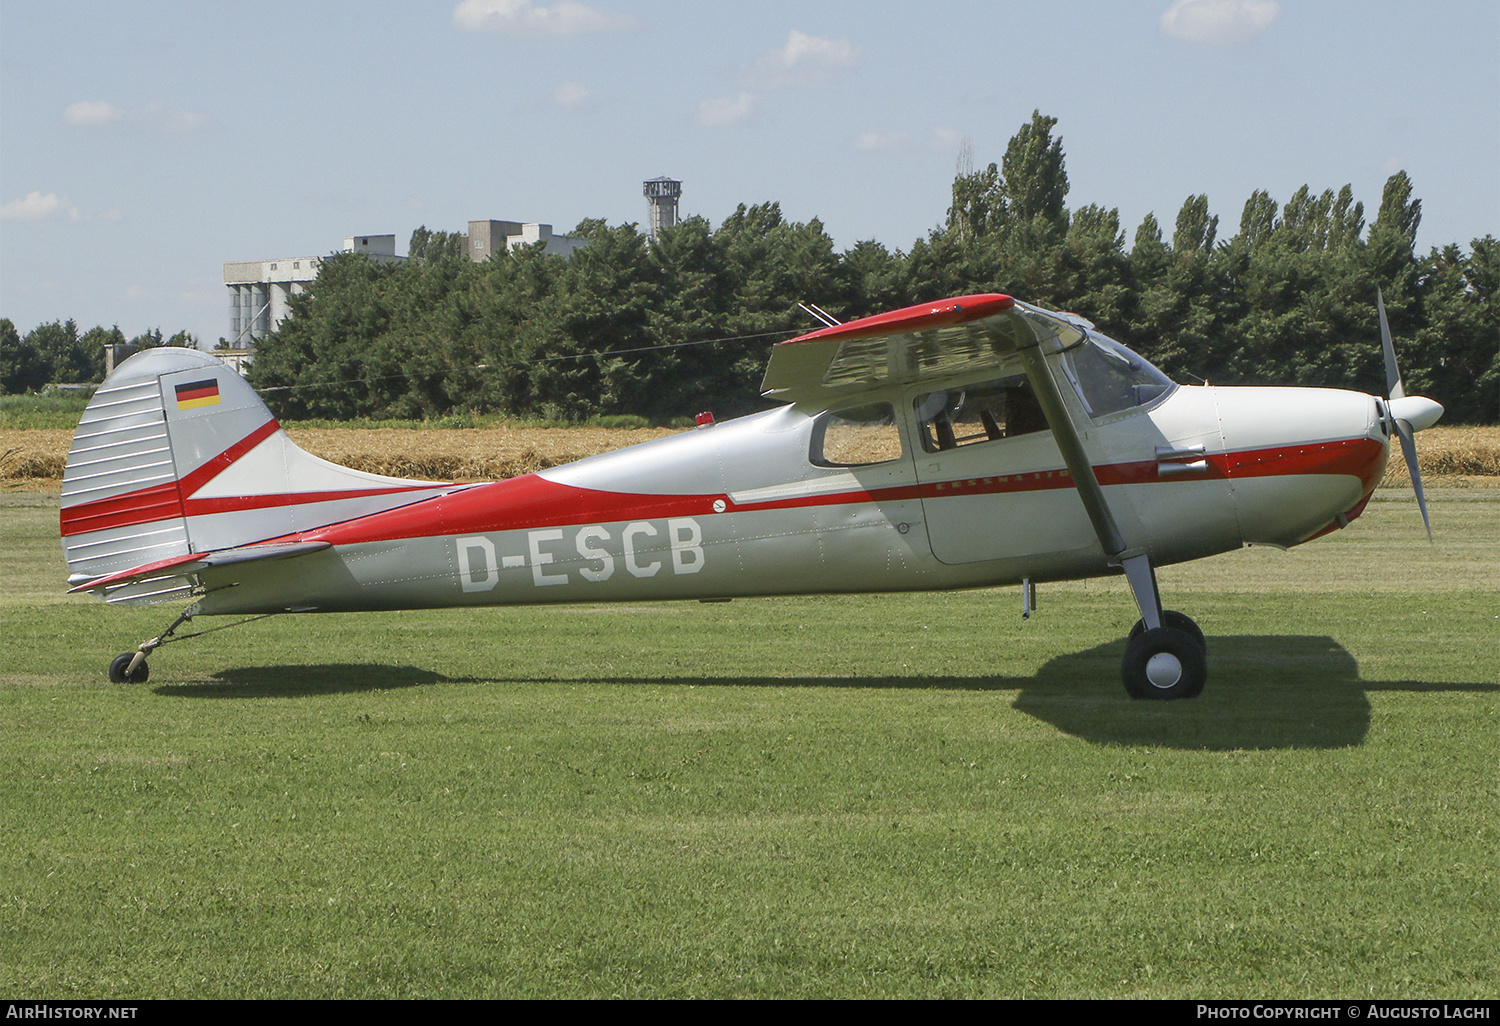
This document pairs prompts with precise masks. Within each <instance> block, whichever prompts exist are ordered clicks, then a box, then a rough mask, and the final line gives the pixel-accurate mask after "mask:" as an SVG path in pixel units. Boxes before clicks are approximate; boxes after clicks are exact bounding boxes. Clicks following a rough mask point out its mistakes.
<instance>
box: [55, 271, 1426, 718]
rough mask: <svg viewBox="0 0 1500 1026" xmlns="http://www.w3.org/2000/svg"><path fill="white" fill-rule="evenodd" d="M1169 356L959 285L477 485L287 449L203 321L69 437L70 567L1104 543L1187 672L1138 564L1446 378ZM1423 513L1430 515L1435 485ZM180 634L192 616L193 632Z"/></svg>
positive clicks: (930, 570) (451, 590)
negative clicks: (1232, 373)
mask: <svg viewBox="0 0 1500 1026" xmlns="http://www.w3.org/2000/svg"><path fill="white" fill-rule="evenodd" d="M1380 321H1381V328H1382V335H1383V342H1384V346H1385V355H1386V371H1387V378H1388V385H1389V398H1381V397H1375V396H1370V395H1365V394H1362V393H1357V392H1348V391H1337V390H1331V389H1310V388H1217V387H1209V386H1207V385H1203V386H1185V385H1177V384H1174V383H1173V382H1172V381H1170V380H1169V379H1168V378H1167V377H1166V376H1165V375H1163V374H1162V373H1161V372H1160V371H1158V370H1157V369H1156V368H1155V367H1153V366H1151V364H1150V363H1148V362H1147V361H1145V360H1144V359H1142V358H1141V357H1140V356H1138V355H1136V354H1135V353H1133V352H1131V351H1130V350H1129V349H1126V348H1125V347H1124V346H1122V345H1120V344H1118V343H1117V342H1114V341H1113V340H1111V339H1109V338H1107V337H1105V336H1104V335H1103V334H1101V333H1100V332H1099V331H1097V330H1096V329H1095V328H1094V326H1093V325H1092V324H1090V323H1089V322H1087V321H1085V320H1083V319H1082V318H1079V317H1076V316H1074V315H1071V314H1062V313H1053V312H1049V311H1045V310H1042V309H1039V308H1037V307H1034V306H1030V305H1028V304H1026V303H1022V302H1018V301H1016V300H1014V299H1012V298H1011V297H1009V296H1004V295H995V294H986V295H974V296H963V297H959V298H955V299H948V300H944V301H942V302H938V303H931V304H924V305H921V306H915V307H909V308H907V309H904V310H897V311H895V312H893V313H887V314H882V315H879V316H875V317H869V318H865V319H863V320H857V321H852V322H849V323H845V324H839V323H836V322H834V323H831V324H830V325H829V326H828V327H825V328H823V329H821V330H818V331H814V332H812V333H811V334H807V335H803V336H801V337H799V338H793V339H790V340H788V341H785V342H780V343H777V344H776V345H775V346H774V347H773V350H772V353H771V358H770V363H769V365H768V367H767V370H766V375H765V382H764V385H763V389H762V391H763V394H764V395H765V396H767V397H770V398H773V399H776V400H780V401H781V402H782V403H783V404H784V405H782V406H780V407H779V408H776V409H772V410H769V411H766V412H762V413H758V414H754V415H752V416H748V417H743V418H740V419H738V420H733V421H728V422H725V423H722V424H717V425H713V424H711V423H710V424H709V425H708V426H707V427H706V429H703V430H696V431H688V432H685V433H683V434H681V435H677V436H673V437H670V438H665V439H661V440H658V441H654V442H648V443H646V444H644V445H637V446H633V447H631V448H627V449H622V450H620V451H618V452H613V453H608V454H605V455H602V456H595V457H592V458H589V459H585V460H581V461H579V462H577V463H572V464H568V465H566V466H560V467H555V468H552V469H550V470H544V471H541V472H539V473H535V474H527V475H525V476H523V477H517V478H511V479H509V480H504V481H497V482H491V483H480V484H454V483H441V482H420V481H409V480H401V479H396V478H388V477H381V476H377V475H373V474H366V473H361V472H357V471H354V470H350V469H348V468H345V467H340V466H337V465H335V464H332V463H328V462H326V461H324V460H321V459H318V458H317V457H314V456H312V455H309V454H308V453H306V452H304V451H303V450H301V449H299V448H298V447H297V446H296V445H294V444H293V443H292V441H291V440H290V439H289V438H288V437H287V436H286V434H285V433H284V432H283V431H282V429H281V427H280V425H279V424H278V423H277V421H276V419H275V418H274V417H273V416H272V415H271V413H270V411H269V410H268V409H267V408H266V406H265V404H264V403H262V402H261V400H260V398H259V397H258V396H257V395H256V394H255V392H254V391H253V390H252V389H251V388H250V386H249V385H248V384H247V383H246V382H245V381H244V380H243V379H242V378H241V377H240V376H239V375H238V374H237V373H235V372H234V371H233V370H231V369H230V368H229V367H228V366H227V365H225V364H223V363H221V362H220V361H219V360H217V359H216V358H214V357H212V356H208V355H205V354H202V353H199V352H196V351H193V350H186V349H176V348H163V349H152V350H149V351H146V352H143V353H140V354H139V355H136V356H134V357H132V358H131V359H129V360H127V361H125V362H124V363H122V364H121V365H120V367H119V368H118V369H116V370H115V371H114V373H112V374H111V375H110V376H109V377H108V379H107V380H106V381H105V382H104V384H103V385H102V386H101V387H100V388H99V390H98V392H97V393H96V394H95V396H94V399H93V401H92V402H91V403H90V404H89V406H88V409H87V411H86V412H85V413H84V415H83V418H82V421H81V423H80V424H79V427H78V432H77V434H76V435H75V437H74V440H73V446H72V450H71V452H70V454H69V457H68V465H67V472H66V475H65V478H64V484H63V498H62V511H61V527H62V538H63V546H64V550H65V552H66V556H67V561H68V567H69V570H70V571H71V576H70V578H69V581H70V584H71V585H72V586H73V587H72V590H73V591H76V592H81V591H88V592H93V593H94V594H97V595H99V596H101V597H102V598H103V599H104V600H105V601H107V602H115V603H136V604H140V603H147V604H149V603H158V602H166V601H171V600H180V599H187V600H190V604H189V605H188V606H187V607H186V609H185V610H184V611H183V613H182V615H181V616H180V617H178V619H177V620H176V621H175V622H174V623H173V624H172V625H171V627H169V628H168V629H167V630H166V631H165V632H164V633H163V634H161V635H159V636H158V637H155V638H152V639H150V640H149V641H146V642H144V643H142V644H141V645H140V646H139V647H138V649H137V650H136V651H134V652H127V653H125V654H123V655H120V656H118V657H117V658H116V659H115V660H114V662H113V663H112V664H111V665H110V670H109V673H110V679H111V680H114V681H130V682H139V681H144V680H146V678H147V672H148V671H147V666H146V657H147V656H148V655H149V654H150V653H151V652H152V651H154V650H155V649H156V648H158V647H160V646H161V645H162V644H165V643H167V642H168V641H175V640H182V639H181V638H180V637H178V636H175V635H176V631H177V628H178V627H180V626H182V625H183V624H184V623H186V622H187V621H189V620H190V619H192V618H194V617H198V616H219V615H225V614H243V615H254V614H271V613H292V612H333V611H356V610H382V609H412V608H434V607H444V606H476V605H507V604H521V603H536V602H607V601H632V602H637V601H641V600H645V599H705V600H712V599H727V598H731V597H737V596H750V595H777V594H790V593H818V592H880V591H910V590H934V589H952V588H979V587H991V586H995V585H1008V584H1021V585H1022V593H1023V608H1024V609H1028V610H1029V607H1030V603H1031V601H1032V600H1033V597H1034V592H1033V590H1032V589H1033V587H1034V584H1035V583H1036V582H1039V581H1051V580H1064V579H1075V578H1085V577H1095V576H1102V575H1106V574H1115V573H1122V572H1123V573H1124V575H1125V577H1126V578H1127V580H1128V582H1129V585H1130V589H1131V592H1132V594H1133V595H1134V598H1135V602H1136V605H1137V606H1138V607H1139V610H1140V621H1139V622H1138V623H1137V624H1136V627H1135V630H1134V631H1133V632H1132V633H1131V636H1130V638H1129V640H1128V642H1127V644H1126V649H1125V658H1124V663H1123V676H1124V682H1125V688H1126V690H1127V691H1128V692H1129V694H1130V695H1132V696H1134V697H1137V698H1163V699H1169V698H1185V697H1190V696H1193V695H1196V694H1198V693H1199V692H1200V691H1201V690H1202V688H1203V684H1204V680H1205V678H1206V675H1207V664H1206V648H1205V643H1204V639H1203V634H1202V632H1201V631H1200V630H1199V629H1198V627H1197V625H1196V624H1194V622H1193V621H1192V620H1191V619H1189V618H1188V617H1186V616H1184V615H1182V614H1181V613H1177V612H1173V611H1171V610H1163V609H1162V605H1161V599H1160V596H1159V593H1158V590H1157V584H1156V576H1155V568H1156V567H1159V566H1163V565H1166V564H1171V563H1177V562H1180V561H1183V560H1190V559H1198V558H1200V557H1203V556H1208V555H1212V554H1214V553H1218V552H1224V551H1226V550H1230V549H1235V548H1239V547H1240V546H1242V545H1250V544H1254V545H1275V546H1291V545H1297V544H1300V543H1301V542H1304V541H1307V540H1309V539H1311V538H1315V537H1317V536H1318V535H1320V534H1323V533H1325V532H1328V531H1332V530H1335V529H1337V528H1340V527H1343V526H1345V525H1346V524H1347V523H1348V522H1349V521H1350V520H1352V519H1354V518H1355V517H1357V516H1358V515H1359V514H1360V512H1361V511H1362V510H1363V509H1364V506H1365V503H1366V502H1368V501H1369V498H1370V494H1371V493H1372V492H1373V491H1374V489H1375V486H1376V483H1377V482H1378V481H1379V480H1380V478H1381V475H1382V473H1383V472H1384V469H1385V464H1386V457H1387V453H1388V449H1389V446H1390V440H1391V435H1392V434H1396V435H1399V437H1400V438H1401V441H1402V448H1403V452H1404V454H1405V456H1406V460H1407V463H1408V465H1409V467H1410V468H1411V473H1412V479H1413V482H1414V484H1415V487H1416V492H1417V498H1418V501H1419V503H1421V502H1422V493H1421V482H1420V479H1419V478H1418V477H1417V468H1416V458H1415V457H1416V454H1415V449H1414V448H1413V443H1412V431H1413V430H1420V429H1421V428H1424V427H1427V426H1429V425H1431V424H1432V423H1434V422H1435V421H1436V420H1437V419H1438V417H1439V416H1440V415H1441V413H1442V407H1441V406H1440V405H1438V404H1437V403H1436V402H1433V401H1432V400H1430V399H1426V398H1423V397H1420V396H1405V395H1404V394H1403V391H1402V387H1401V381H1400V375H1399V373H1398V371H1397V370H1396V365H1395V355H1394V350H1393V348H1392V345H1391V342H1390V336H1389V330H1388V329H1387V328H1386V322H1385V312H1384V307H1383V305H1382V307H1381V311H1380ZM1422 516H1423V519H1424V520H1425V519H1426V516H1427V513H1426V508H1425V504H1423V505H1422ZM189 636H191V635H189Z"/></svg>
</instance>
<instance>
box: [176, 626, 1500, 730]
mask: <svg viewBox="0 0 1500 1026" xmlns="http://www.w3.org/2000/svg"><path fill="white" fill-rule="evenodd" d="M1208 645H1209V649H1210V650H1211V652H1212V653H1213V659H1214V664H1213V666H1214V672H1213V677H1212V687H1210V688H1209V689H1208V690H1207V691H1206V692H1205V693H1204V694H1203V696H1201V697H1200V698H1197V699H1194V700H1192V701H1187V702H1149V701H1133V700H1131V699H1129V698H1127V697H1126V696H1125V695H1123V694H1122V693H1121V691H1120V686H1119V679H1118V674H1119V659H1120V652H1121V648H1122V646H1123V643H1122V642H1119V641H1114V642H1110V643H1108V644H1104V645H1097V646H1095V647H1094V648H1091V649H1087V650H1085V651H1082V652H1072V653H1069V654H1067V655H1061V656H1058V657H1057V658H1055V659H1052V660H1049V661H1048V662H1047V663H1045V664H1044V665H1043V666H1042V667H1041V669H1039V670H1038V671H1037V672H1036V674H1035V675H1034V676H1031V677H1005V676H978V675H976V676H914V675H907V676H892V677H797V676H787V677H768V676H748V675H747V676H720V677H630V676H613V677H609V678H604V679H598V678H593V677H581V676H579V677H568V676H560V675H547V676H540V675H537V676H505V675H496V676H494V677H470V676H462V677H453V676H447V675H445V674H442V673H438V672H436V671H433V670H426V669H421V668H418V667H413V666H381V665H372V664H367V663H332V664H319V665H300V666H252V667H238V668H235V669H229V670H223V671H220V672H219V673H216V674H215V675H214V676H215V678H216V681H215V682H212V683H194V684H164V685H161V686H160V687H158V688H156V689H155V690H156V693H157V694H160V695H164V696H175V697H184V698H264V697H281V698H288V697H302V696H312V695H328V694H340V693H348V694H357V693H360V692H367V691H384V690H392V689H397V688H409V687H421V686H424V685H428V684H490V683H534V684H552V683H566V684H599V683H604V684H618V685H620V686H622V687H629V686H632V685H642V684H650V685H656V686H660V685H668V686H671V685H688V684H691V685H695V686H697V687H714V686H721V687H781V688H786V687H820V688H872V689H874V688H909V689H914V690H930V689H948V690H963V691H1018V692H1019V694H1018V695H1017V697H1016V699H1015V701H1014V702H1013V703H1012V707H1013V708H1015V709H1017V710H1019V711H1021V712H1023V713H1026V714H1027V715H1029V716H1034V717H1036V718H1037V719H1039V720H1042V721H1044V722H1046V723H1050V724H1052V725H1053V726H1054V727H1056V728H1057V729H1059V730H1061V731H1064V732H1065V733H1068V734H1072V735H1073V736H1075V737H1079V738H1082V739H1084V740H1087V741H1092V742H1096V743H1101V744H1128V745H1156V746H1160V747H1164V748H1187V749H1200V750H1212V751H1233V750H1242V749H1271V748H1344V747H1348V746H1351V745H1358V744H1361V743H1362V742H1363V741H1364V738H1365V735H1366V734H1367V733H1368V732H1369V728H1370V714H1371V707H1370V698H1369V696H1370V694H1371V693H1372V692H1380V691H1475V690H1483V691H1497V690H1500V685H1493V684H1476V683H1454V684H1439V683H1430V682H1417V681H1408V682H1396V681H1368V680H1362V679H1360V676H1359V664H1358V663H1357V662H1356V661H1355V659H1354V657H1353V656H1351V655H1350V654H1349V652H1348V651H1347V650H1346V649H1345V648H1344V647H1343V646H1342V645H1340V644H1339V643H1338V642H1336V641H1334V640H1333V639H1332V638H1329V637H1325V636H1293V637H1286V636H1280V637H1274V638H1273V637H1259V636H1235V637H1211V638H1209V639H1208Z"/></svg>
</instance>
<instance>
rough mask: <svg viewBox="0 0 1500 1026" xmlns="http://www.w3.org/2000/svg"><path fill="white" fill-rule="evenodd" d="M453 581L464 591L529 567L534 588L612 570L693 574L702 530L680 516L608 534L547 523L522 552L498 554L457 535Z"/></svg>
mask: <svg viewBox="0 0 1500 1026" xmlns="http://www.w3.org/2000/svg"><path fill="white" fill-rule="evenodd" d="M457 545H458V580H459V583H460V584H461V585H462V586H463V590H464V591H489V590H490V589H492V588H494V587H495V585H497V584H499V583H500V571H501V570H502V569H503V570H509V569H512V568H520V567H530V568H531V582H532V583H533V584H535V585H536V586H537V587H538V588H545V587H547V586H549V585H554V584H570V583H572V582H573V581H574V580H575V579H577V580H583V581H588V582H589V583H592V584H601V583H603V582H604V581H607V580H609V579H610V578H611V577H613V576H614V575H615V574H616V573H617V572H620V571H624V572H625V573H628V574H630V575H631V576H632V577H655V576H656V575H657V574H659V573H662V572H664V571H666V572H670V573H672V574H695V573H697V572H698V571H699V570H702V569H703V531H702V530H701V529H700V528H699V527H698V521H696V520H694V519H692V518H691V517H681V518H678V519H674V520H668V521H666V522H665V524H663V523H662V522H661V521H657V522H652V521H649V520H638V521H635V522H634V523H630V524H626V525H625V526H624V527H622V528H618V529H617V532H612V531H611V530H610V529H609V528H607V527H604V526H601V525H599V524H590V525H589V526H587V527H569V528H562V527H549V528H544V529H542V530H536V531H527V532H526V551H525V552H524V553H497V552H496V550H495V543H494V541H492V540H491V539H490V538H489V537H488V536H486V535H482V534H476V535H470V536H468V537H464V538H459V539H457Z"/></svg>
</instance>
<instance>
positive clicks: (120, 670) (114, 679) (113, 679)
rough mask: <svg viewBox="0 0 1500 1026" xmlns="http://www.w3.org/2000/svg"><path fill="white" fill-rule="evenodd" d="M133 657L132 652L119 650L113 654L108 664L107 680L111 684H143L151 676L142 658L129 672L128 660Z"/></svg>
mask: <svg viewBox="0 0 1500 1026" xmlns="http://www.w3.org/2000/svg"><path fill="white" fill-rule="evenodd" d="M134 658H135V653H134V652H121V653H120V654H119V655H117V656H115V657H114V659H113V660H111V661H110V664H109V680H110V683H111V684H144V683H146V681H147V679H148V678H150V676H151V669H150V667H148V666H147V665H146V660H144V659H142V660H141V662H140V665H139V666H137V667H136V668H135V672H134V673H131V672H130V660H132V659H134Z"/></svg>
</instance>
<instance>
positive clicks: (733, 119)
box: [696, 92, 755, 128]
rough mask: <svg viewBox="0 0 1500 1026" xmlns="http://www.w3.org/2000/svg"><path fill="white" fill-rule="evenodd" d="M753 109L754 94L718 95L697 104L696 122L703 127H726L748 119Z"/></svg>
mask: <svg viewBox="0 0 1500 1026" xmlns="http://www.w3.org/2000/svg"><path fill="white" fill-rule="evenodd" d="M754 110H755V94H753V93H746V92H741V93H740V94H739V95H738V96H720V97H715V98H714V99H711V100H704V101H703V102H702V103H700V104H698V115H697V119H696V120H697V122H698V124H699V126H700V127H703V128H728V127H729V126H730V125H738V124H742V123H743V122H745V121H748V120H749V119H750V115H751V114H752V113H753V112H754Z"/></svg>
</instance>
